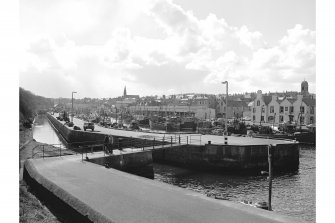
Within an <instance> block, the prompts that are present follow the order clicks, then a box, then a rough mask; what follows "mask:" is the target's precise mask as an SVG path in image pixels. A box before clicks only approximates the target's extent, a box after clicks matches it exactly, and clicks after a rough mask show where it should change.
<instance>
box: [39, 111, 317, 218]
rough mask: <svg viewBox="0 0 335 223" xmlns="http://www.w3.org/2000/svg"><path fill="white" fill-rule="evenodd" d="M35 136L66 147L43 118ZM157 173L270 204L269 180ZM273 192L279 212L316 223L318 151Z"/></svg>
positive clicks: (165, 168)
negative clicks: (268, 199) (316, 154)
mask: <svg viewBox="0 0 335 223" xmlns="http://www.w3.org/2000/svg"><path fill="white" fill-rule="evenodd" d="M33 136H34V139H36V140H37V141H39V142H43V143H48V144H60V143H62V142H61V140H60V139H59V137H58V136H57V134H56V133H55V131H54V129H53V128H52V127H51V126H50V123H49V122H48V120H47V119H46V118H45V117H43V116H38V117H36V119H35V124H34V126H33ZM154 172H155V180H159V181H163V182H166V183H169V184H173V185H176V186H179V187H183V188H186V189H190V190H194V191H197V192H199V193H202V194H206V195H212V194H216V195H221V197H224V198H226V199H227V200H230V201H233V202H239V201H243V200H247V201H252V202H253V203H255V202H257V201H267V195H268V181H267V179H266V176H249V177H248V176H234V175H221V174H220V175H219V174H211V173H208V172H198V171H192V170H188V169H184V168H179V167H174V166H169V165H163V164H154ZM272 190H273V191H272V193H273V195H272V208H273V209H274V211H275V212H278V213H282V214H285V215H289V216H293V217H297V218H302V219H304V220H306V221H308V222H315V150H314V149H311V148H303V147H302V148H301V150H300V167H299V171H298V172H295V173H290V174H285V175H279V176H275V177H274V180H273V188H272Z"/></svg>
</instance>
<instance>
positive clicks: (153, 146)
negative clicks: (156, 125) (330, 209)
mask: <svg viewBox="0 0 335 223" xmlns="http://www.w3.org/2000/svg"><path fill="white" fill-rule="evenodd" d="M152 148H153V149H154V148H155V138H154V143H153V145H152Z"/></svg>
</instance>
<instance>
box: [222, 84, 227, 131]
mask: <svg viewBox="0 0 335 223" xmlns="http://www.w3.org/2000/svg"><path fill="white" fill-rule="evenodd" d="M222 84H226V120H225V135H228V116H227V114H228V81H224V82H222Z"/></svg>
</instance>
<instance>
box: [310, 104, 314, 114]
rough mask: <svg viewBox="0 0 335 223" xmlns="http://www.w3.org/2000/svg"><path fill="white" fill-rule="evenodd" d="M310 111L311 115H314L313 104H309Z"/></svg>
mask: <svg viewBox="0 0 335 223" xmlns="http://www.w3.org/2000/svg"><path fill="white" fill-rule="evenodd" d="M310 113H311V114H312V115H314V106H311V108H310Z"/></svg>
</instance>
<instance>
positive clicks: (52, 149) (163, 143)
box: [32, 134, 202, 159]
mask: <svg viewBox="0 0 335 223" xmlns="http://www.w3.org/2000/svg"><path fill="white" fill-rule="evenodd" d="M201 136H202V135H200V134H192V135H184V134H182V135H181V134H175V135H171V134H169V135H163V136H161V137H152V136H151V137H150V138H135V137H130V138H127V137H117V136H113V142H112V143H104V141H101V140H97V141H83V142H72V143H70V144H69V146H70V148H71V150H73V151H74V152H76V154H77V153H80V154H82V159H83V154H84V153H86V157H87V153H89V152H91V153H93V152H94V151H103V152H104V155H106V153H107V154H108V153H111V152H112V151H113V150H116V149H119V150H122V149H124V148H130V149H142V150H151V149H159V148H168V147H173V146H179V145H189V144H192V145H201V143H202V141H201ZM64 148H66V147H65V146H64V145H62V144H41V145H37V146H36V147H34V148H33V150H32V158H34V157H35V156H36V155H37V154H40V155H41V156H42V157H43V158H44V157H47V156H48V157H50V156H57V155H58V156H62V151H63V150H64ZM97 148H98V149H97Z"/></svg>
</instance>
